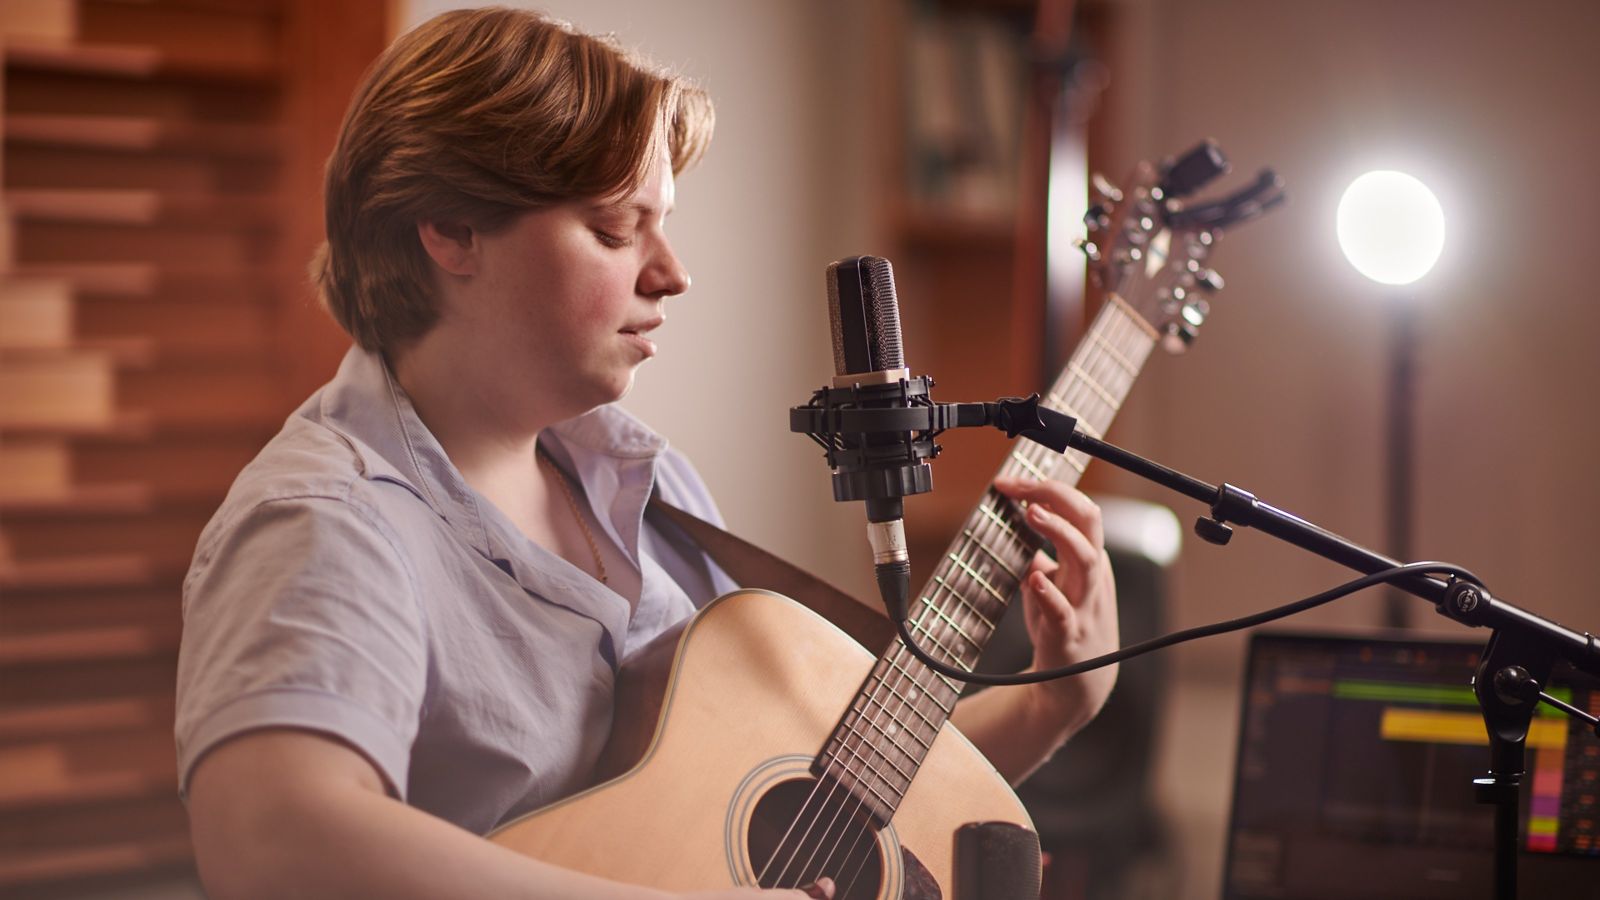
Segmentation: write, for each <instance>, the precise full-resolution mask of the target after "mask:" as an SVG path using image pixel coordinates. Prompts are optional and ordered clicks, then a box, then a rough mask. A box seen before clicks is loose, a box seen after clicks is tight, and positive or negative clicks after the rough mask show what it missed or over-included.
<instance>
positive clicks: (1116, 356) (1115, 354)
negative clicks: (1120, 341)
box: [1089, 329, 1139, 376]
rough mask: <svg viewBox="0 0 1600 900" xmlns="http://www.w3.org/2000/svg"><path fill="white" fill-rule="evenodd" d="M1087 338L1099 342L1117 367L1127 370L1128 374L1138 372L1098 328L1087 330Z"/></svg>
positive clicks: (1137, 368)
mask: <svg viewBox="0 0 1600 900" xmlns="http://www.w3.org/2000/svg"><path fill="white" fill-rule="evenodd" d="M1089 340H1091V341H1093V342H1095V343H1096V344H1099V345H1100V348H1101V349H1102V350H1104V351H1105V352H1106V355H1107V356H1109V357H1110V358H1111V359H1112V361H1114V362H1115V363H1116V364H1117V368H1119V369H1121V370H1122V371H1124V372H1127V373H1128V374H1129V375H1130V376H1133V375H1137V374H1139V367H1138V366H1136V365H1134V364H1133V362H1132V361H1130V360H1129V359H1128V358H1127V357H1126V356H1123V355H1122V352H1121V351H1119V350H1118V349H1117V348H1116V347H1114V346H1112V344H1111V341H1109V340H1107V339H1106V337H1105V335H1103V334H1101V333H1100V330H1099V329H1095V330H1093V331H1090V332H1089Z"/></svg>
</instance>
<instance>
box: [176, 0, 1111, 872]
mask: <svg viewBox="0 0 1600 900" xmlns="http://www.w3.org/2000/svg"><path fill="white" fill-rule="evenodd" d="M711 127H712V111H711V105H710V103H709V101H708V100H707V98H706V97H705V96H704V94H702V93H701V92H700V91H699V90H698V89H696V88H694V87H692V86H690V85H687V84H685V83H683V82H682V81H681V80H679V79H678V78H676V77H674V76H672V75H670V74H665V73H662V72H659V71H657V70H655V69H653V68H651V67H649V66H648V65H647V64H645V63H644V62H643V61H641V60H639V59H636V58H635V57H633V56H631V55H629V54H628V53H625V52H623V51H622V50H620V49H618V48H617V46H615V45H614V44H613V43H612V42H611V41H609V40H607V39H602V38H596V37H592V36H589V35H584V34H578V33H574V32H573V31H571V30H569V29H568V28H566V27H564V26H562V25H560V24H558V23H554V22H551V21H549V20H546V19H544V18H542V17H540V16H538V15H536V14H532V13H527V12H520V11H510V10H476V11H463V12H452V13H446V14H444V15H442V16H439V17H438V18H436V19H433V20H432V21H430V22H428V23H426V24H424V25H423V26H421V27H420V28H418V29H416V30H414V31H412V32H410V33H409V34H407V35H405V36H403V37H401V38H400V39H399V40H398V41H397V42H396V43H395V44H394V45H393V46H392V47H390V48H389V49H388V50H387V51H386V52H385V53H384V54H383V56H382V57H381V58H380V59H379V60H378V61H377V63H376V64H375V65H374V66H373V68H372V70H371V71H370V73H369V74H368V76H367V78H366V81H365V83H364V84H363V85H362V87H361V88H360V90H359V91H358V92H357V94H356V96H355V98H354V101H353V102H352V104H351V107H350V109H349V112H348V113H347V115H346V118H345V122H344V127H343V131H342V132H341V135H340V138H339V141H338V144H337V146H336V147H335V148H334V151H333V154H332V157H331V158H330V160H329V162H328V169H327V183H326V204H327V207H326V214H327V233H328V241H327V244H326V245H325V246H324V247H323V248H322V250H321V251H320V252H319V254H318V256H317V259H316V261H315V263H314V266H313V271H314V276H315V279H316V282H317V284H318V286H319V288H320V291H321V294H322V297H323V300H324V302H325V303H326V305H327V306H328V308H329V309H330V310H331V312H332V314H333V316H334V318H335V319H337V320H338V322H339V324H340V325H341V326H343V327H344V328H345V330H346V331H348V332H349V333H350V335H351V336H352V337H353V338H354V340H355V347H353V348H352V349H351V350H350V352H349V354H348V355H347V356H346V357H345V359H344V362H343V363H342V365H341V366H340V368H339V371H338V373H337V375H335V376H334V378H333V380H332V381H330V382H329V383H328V384H327V385H325V386H324V387H323V388H321V389H320V390H319V391H318V392H317V393H315V394H314V395H312V397H311V398H310V399H308V400H307V401H306V402H305V404H304V405H302V406H301V407H300V409H299V410H297V411H296V412H295V413H294V414H293V415H292V416H291V417H290V418H289V419H288V421H287V422H286V424H285V425H284V427H283V430H282V432H281V433H279V434H278V435H277V437H275V438H274V439H273V440H272V442H271V443H270V444H268V446H267V447H266V448H265V449H264V450H263V451H262V452H261V454H260V456H259V457H257V458H256V460H255V461H254V462H252V463H251V464H250V466H249V467H247V468H246V469H245V471H244V472H243V473H242V474H241V475H240V476H239V478H238V481H237V482H236V483H235V484H234V486H233V489H232V491H231V492H230V493H229V495H228V498H227V500H226V501H225V502H224V503H223V505H222V507H221V509H220V510H219V511H218V512H217V514H216V516H215V517H214V519H213V520H212V521H211V523H210V525H209V526H208V527H207V528H206V530H205V532H204V534H203V535H202V537H201V539H200V543H199V546H198V548H197V550H196V553H195V557H194V563H193V567H192V569H191V570H190V572H189V576H188V578H187V579H186V582H185V592H184V614H185V626H184V637H183V647H182V652H181V659H180V665H179V676H178V717H177V739H178V754H179V765H180V771H181V778H182V787H183V790H184V792H185V796H186V797H187V800H188V804H189V812H190V817H191V820H192V825H193V834H194V846H195V852H196V854H197V857H198V860H199V867H200V873H201V876H202V878H203V880H204V882H205V885H206V888H207V890H208V891H209V892H210V894H211V895H212V896H214V897H217V898H219V900H220V898H233V897H271V898H278V897H287V896H295V897H324V896H327V897H333V896H372V897H387V898H409V897H479V896H482V897H497V898H509V897H560V898H581V897H595V898H601V897H652V896H665V895H664V893H663V892H660V891H656V890H651V889H648V888H644V887H639V886H634V885H626V884H621V883H617V882H613V881H606V880H603V879H599V878H595V877H593V876H590V875H586V874H580V873H578V872H575V871H571V870H566V869H562V868H558V867H556V866H554V865H551V864H547V863H542V862H539V861H536V860H534V859H530V858H527V857H524V856H522V855H519V854H517V853H514V852H511V851H509V850H506V849H505V848H503V847H500V846H496V845H494V844H492V843H490V842H488V841H485V840H483V839H482V838H481V837H480V835H482V834H484V833H486V832H487V831H489V830H490V829H491V828H493V827H494V826H495V825H496V824H497V823H500V822H502V821H505V820H507V819H509V818H512V817H514V816H517V815H519V814H522V813H525V812H527V811H529V810H531V809H536V808H538V807H540V806H543V805H545V804H548V803H550V802H552V801H554V800H557V799H559V798H561V797H562V796H564V795H566V794H570V793H572V792H573V791H575V790H577V789H579V788H581V787H584V786H585V785H586V779H587V778H588V776H589V775H590V770H591V768H592V766H593V764H594V762H595V759H596V757H597V755H598V754H599V752H600V750H601V748H602V746H603V744H604V743H605V740H606V737H607V734H608V733H609V731H610V727H611V724H612V723H611V718H612V693H611V690H612V678H613V674H614V670H615V667H616V666H617V665H618V664H619V663H620V661H621V660H622V659H623V658H624V657H625V656H626V655H627V654H628V653H629V651H630V650H632V649H636V648H638V647H640V646H642V645H643V644H645V643H646V642H647V641H649V640H650V638H651V637H653V636H655V635H656V634H659V633H660V632H662V631H663V630H665V629H666V628H668V627H669V626H671V625H673V624H674V623H676V622H677V621H680V620H681V619H683V618H684V617H687V616H689V615H690V614H692V613H693V612H694V610H695V608H696V607H697V606H698V605H700V604H703V603H705V602H706V601H708V600H710V599H711V598H712V597H714V596H716V595H717V594H719V593H722V592H724V591H727V590H731V589H732V588H734V587H735V586H734V585H733V584H732V583H731V582H730V580H729V579H728V578H727V576H726V575H724V574H723V573H722V572H721V571H720V570H719V569H718V568H717V567H716V566H715V565H714V564H713V563H711V562H710V561H709V560H708V559H707V558H706V557H705V555H704V554H703V553H702V552H701V551H700V550H698V549H697V548H696V547H695V546H692V545H690V544H688V543H687V542H686V541H685V540H684V539H683V538H682V537H681V536H679V535H677V534H676V533H675V532H673V531H671V530H670V529H666V528H663V527H660V526H659V525H658V524H657V523H655V522H653V521H652V519H650V518H647V517H646V516H645V515H644V513H645V508H646V503H647V501H648V500H649V498H650V497H651V495H652V492H657V493H659V495H660V497H661V498H662V499H663V500H665V501H666V502H668V503H670V504H673V505H675V506H678V507H680V508H683V509H686V510H688V511H689V512H692V513H694V514H696V515H698V516H700V517H702V518H705V519H709V520H713V521H716V520H717V519H718V515H717V511H716V508H715V506H714V505H713V504H712V501H711V498H710V497H709V496H708V494H707V491H706V488H705V486H704V484H703V483H702V482H701V481H700V479H699V477H698V476H697V475H696V474H695V472H694V470H693V469H692V468H691V467H690V465H689V463H688V462H687V461H686V460H685V459H684V458H682V457H681V456H679V455H677V454H675V453H674V452H672V451H671V450H667V449H666V448H665V442H664V441H663V440H662V439H661V438H660V437H658V436H656V435H655V434H654V433H652V432H651V431H650V430H649V429H647V428H646V427H645V426H644V425H642V424H641V423H640V422H638V421H637V420H635V419H633V418H632V417H630V416H629V415H628V414H626V413H624V412H622V411H621V410H619V409H617V408H616V407H615V406H613V405H612V404H613V403H614V402H615V401H617V400H619V399H621V398H622V397H623V396H624V395H625V394H626V393H627V392H628V389H629V386H630V385H631V384H632V382H633V378H634V374H635V371H636V370H637V369H638V368H639V366H640V364H641V363H643V362H644V361H645V360H647V359H649V358H650V357H651V356H653V355H654V354H655V353H656V345H655V344H654V343H653V341H652V339H651V337H650V334H651V332H653V331H654V329H656V328H657V327H658V326H659V325H660V324H661V323H662V318H663V310H664V307H665V305H666V300H667V298H669V297H675V296H677V295H679V294H682V293H684V292H685V291H686V290H687V289H688V287H689V275H688V273H687V272H685V271H684V268H683V265H682V264H681V263H680V262H679V260H678V259H677V257H676V256H674V255H673V252H672V248H671V246H670V245H669V243H668V241H667V237H666V234H665V232H664V230H663V227H664V224H665V221H666V216H667V214H668V213H669V212H670V211H671V209H672V206H673V201H674V177H675V176H676V175H677V174H679V173H680V172H682V171H683V170H684V168H686V167H687V166H689V165H690V164H691V163H692V162H694V161H695V160H696V158H697V157H699V156H700V155H701V153H702V151H703V150H704V148H705V146H706V143H707V141H708V140H709V139H710V135H711ZM998 487H999V489H1000V490H1001V491H1002V492H1004V493H1005V494H1007V495H1008V496H1011V497H1013V498H1016V499H1019V500H1026V501H1029V502H1030V506H1029V509H1030V513H1029V519H1028V521H1029V522H1030V523H1031V524H1032V525H1034V526H1035V528H1036V529H1037V530H1038V531H1039V532H1040V533H1041V534H1043V535H1044V536H1045V537H1047V538H1048V539H1049V540H1050V541H1051V542H1052V543H1053V544H1054V545H1055V547H1056V548H1057V550H1058V553H1059V556H1060V563H1059V564H1057V563H1056V562H1054V561H1052V560H1050V559H1048V558H1046V557H1044V556H1043V555H1041V556H1039V557H1038V558H1037V559H1035V560H1034V562H1033V564H1032V571H1031V573H1030V574H1029V575H1028V577H1027V578H1026V579H1025V582H1024V591H1023V602H1024V606H1025V610H1026V616H1027V624H1028V630H1029V633H1030V635H1031V636H1032V638H1033V641H1034V644H1035V646H1036V647H1037V648H1038V650H1037V653H1036V658H1035V665H1037V666H1058V665H1062V664H1065V663H1068V662H1072V661H1075V660H1079V659H1084V658H1088V657H1091V656H1096V655H1099V654H1101V653H1104V652H1106V651H1108V650H1110V649H1113V648H1114V646H1115V644H1116V640H1117V622H1116V604H1115V599H1116V598H1115V589H1114V587H1113V584H1112V579H1111V575H1110V569H1109V566H1108V563H1107V561H1106V557H1105V553H1104V551H1103V549H1102V535H1101V530H1100V524H1099V513H1098V510H1097V509H1096V507H1095V506H1094V504H1093V503H1092V502H1090V501H1089V500H1088V499H1087V498H1086V497H1084V495H1083V494H1081V493H1079V492H1078V491H1076V490H1075V489H1073V488H1070V487H1067V486H1064V485H1061V484H1058V483H1054V482H1048V483H1024V482H1006V483H1002V484H1000V485H998ZM1114 680H1115V671H1114V670H1113V669H1102V670H1099V671H1097V672H1094V673H1091V674H1088V675H1084V676H1080V677H1078V678H1074V679H1069V680H1065V681H1056V682H1050V683H1048V684H1045V685H1037V686H1032V687H1028V688H1008V689H1000V690H991V691H987V692H983V693H981V694H978V695H976V696H974V697H973V698H971V699H970V700H966V701H963V702H962V703H961V704H960V706H959V708H958V710H957V712H956V713H955V716H954V721H955V723H956V724H957V725H958V727H959V728H961V729H962V731H964V732H965V733H966V735H967V736H968V737H970V738H971V740H972V741H973V742H974V743H975V744H976V745H977V746H978V748H979V749H981V750H982V751H984V753H985V754H987V756H988V757H989V758H990V760H991V761H992V762H993V763H994V765H995V767H996V768H997V769H998V770H999V771H1000V772H1001V773H1002V774H1003V775H1004V776H1005V777H1007V778H1008V779H1010V780H1012V781H1013V782H1016V781H1018V780H1020V779H1021V778H1023V777H1024V776H1025V775H1027V773H1028V772H1029V771H1030V770H1031V769H1033V768H1034V767H1035V766H1036V765H1038V764H1039V763H1040V762H1042V761H1043V760H1045V759H1046V758H1048V757H1049V756H1050V754H1051V753H1052V752H1053V751H1054V750H1055V749H1056V748H1057V747H1059V746H1060V745H1061V743H1062V742H1063V741H1065V740H1066V739H1067V737H1068V736H1069V735H1071V734H1072V733H1073V732H1074V731H1075V730H1077V729H1078V728H1080V727H1082V726H1083V725H1084V724H1085V723H1086V722H1087V721H1088V720H1089V719H1090V718H1092V717H1093V715H1094V714H1095V712H1097V711H1098V709H1099V708H1100V706H1101V705H1102V704H1103V703H1104V701H1105V699H1106V696H1107V695H1108V694H1109V693H1110V690H1111V686H1112V683H1113V681H1114ZM831 890H832V887H831V885H830V884H829V883H828V882H826V881H823V882H822V883H820V884H818V885H813V886H812V887H810V888H809V889H808V891H807V893H809V894H810V895H811V896H823V895H826V894H828V893H830V892H831ZM766 893H771V894H773V895H778V896H802V892H799V891H772V892H762V891H758V890H755V889H730V890H725V891H711V892H707V893H703V894H698V895H697V896H702V897H735V896H754V895H758V894H766Z"/></svg>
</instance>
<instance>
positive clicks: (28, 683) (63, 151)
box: [0, 0, 388, 897]
mask: <svg viewBox="0 0 1600 900" xmlns="http://www.w3.org/2000/svg"><path fill="white" fill-rule="evenodd" d="M386 10H387V4H386V3H383V2H381V0H371V2H350V3H340V4H323V3H318V2H314V0H147V2H131V0H16V2H9V3H7V4H5V5H4V6H3V7H0V67H3V69H0V895H4V896H7V897H35V896H37V897H59V896H76V895H80V894H83V893H106V892H112V893H114V892H117V891H120V890H128V889H133V888H137V887H139V886H143V885H149V884H152V883H161V882H164V881H171V880H179V881H182V880H185V879H189V878H192V873H193V861H192V854H191V851H190V846H189V836H188V823H187V820H186V817H185V815H184V812H183V808H182V805H181V804H180V802H179V800H178V796H177V780H176V762H175V756H174V752H173V745H172V715H173V709H172V706H173V686H174V681H175V674H176V665H177V646H178V635H179V630H180V622H181V608H180V606H181V596H180V591H181V582H182V577H183V573H184V571H185V569H186V568H187V566H188V561H189V557H190V555H191V554H192V552H193V548H194V543H195V540H196V538H197V537H198V535H199V532H200V529H201V527H202V526H203V525H204V523H205V522H206V520H207V519H208V518H209V517H210V515H211V513H212V512H213V511H214V510H215V509H216V507H217V505H218V504H219V503H220V502H221V500H222V497H223V495H224V493H225V492H226V490H227V487H228V485H229V484H230V483H231V481H232V479H233V476H234V475H235V474H237V472H238V471H239V469H240V468H242V467H243V466H244V464H245V463H246V462H248V461H249V459H250V458H251V457H252V456H254V454H255V453H256V451H257V450H259V449H260V447H261V445H262V444H263V443H265V441H266V440H267V439H268V438H269V437H270V436H271V435H272V434H273V433H274V432H275V431H276V430H277V427H278V425H279V424H280V423H281V421H282V420H283V418H284V416H286V415H287V414H288V413H289V411H290V410H291V409H293V407H294V405H295V404H296V403H297V402H298V401H299V399H300V398H301V396H303V393H304V392H303V391H301V390H300V389H299V386H300V385H301V384H303V383H305V382H306V381H307V380H308V379H309V378H311V377H314V376H311V375H308V374H306V372H304V371H301V370H302V369H315V370H316V371H317V373H318V376H320V375H324V374H325V373H326V372H327V371H329V370H330V369H331V367H332V365H333V360H334V359H336V355H335V354H336V353H337V350H338V349H339V345H340V342H339V341H338V340H337V339H336V338H330V337H327V336H326V335H325V334H319V333H316V330H315V329H311V330H308V329H307V328H306V321H307V319H308V310H309V313H310V314H312V315H314V314H315V310H314V309H312V308H311V307H312V306H313V304H312V301H311V297H310V292H309V288H308V287H307V286H306V285H305V278H304V276H303V274H302V273H303V271H304V264H305V260H306V259H307V258H308V257H309V254H310V251H311V247H312V245H313V244H314V242H315V240H316V239H317V237H318V235H319V231H320V207H319V203H318V196H319V195H318V190H317V188H318V182H319V172H320V167H321V163H322V159H323V158H324V157H325V155H326V153H327V150H328V148H329V147H330V146H331V145H332V134H333V132H334V130H335V129H336V128H337V123H338V116H339V114H340V113H341V112H342V105H343V101H344V98H346V97H348V96H349V94H350V92H351V90H352V88H353V87H354V83H355V80H356V77H357V76H358V75H359V73H360V71H361V70H362V69H363V68H364V67H365V66H366V64H367V63H368V62H369V61H370V60H371V59H372V58H373V57H374V56H375V55H376V54H377V52H378V51H379V50H380V49H381V48H382V46H383V45H384V43H385V42H386V40H387V37H388V34H387V22H386V20H385V13H386ZM324 94H326V95H333V96H336V97H337V98H338V100H337V102H330V101H328V100H326V99H324V98H323V95H324ZM317 328H320V329H323V330H324V331H327V330H332V326H331V325H322V324H320V323H319V324H318V326H317ZM308 348H309V349H308Z"/></svg>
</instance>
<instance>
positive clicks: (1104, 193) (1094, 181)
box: [1089, 172, 1122, 203]
mask: <svg viewBox="0 0 1600 900" xmlns="http://www.w3.org/2000/svg"><path fill="white" fill-rule="evenodd" d="M1089 190H1091V191H1093V192H1094V196H1095V198H1096V199H1097V200H1099V201H1100V202H1101V203H1121V202H1122V189H1121V188H1119V187H1117V186H1116V185H1114V184H1112V183H1111V181H1110V180H1109V179H1107V178H1106V177H1105V176H1104V175H1101V174H1100V173H1099V172H1096V173H1094V174H1093V175H1091V176H1090V177H1089Z"/></svg>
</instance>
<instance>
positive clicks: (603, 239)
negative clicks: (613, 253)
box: [594, 228, 633, 250]
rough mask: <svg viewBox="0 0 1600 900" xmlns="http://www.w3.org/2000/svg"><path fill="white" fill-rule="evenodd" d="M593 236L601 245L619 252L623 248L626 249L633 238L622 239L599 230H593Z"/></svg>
mask: <svg viewBox="0 0 1600 900" xmlns="http://www.w3.org/2000/svg"><path fill="white" fill-rule="evenodd" d="M594 236H595V238H596V239H598V240H599V241H600V243H601V244H604V245H605V246H607V247H610V248H612V249H613V250H620V249H622V248H623V247H627V246H629V245H631V244H632V243H633V238H631V237H623V236H621V235H617V234H613V233H611V232H609V231H604V230H602V229H599V228H596V229H594Z"/></svg>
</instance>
